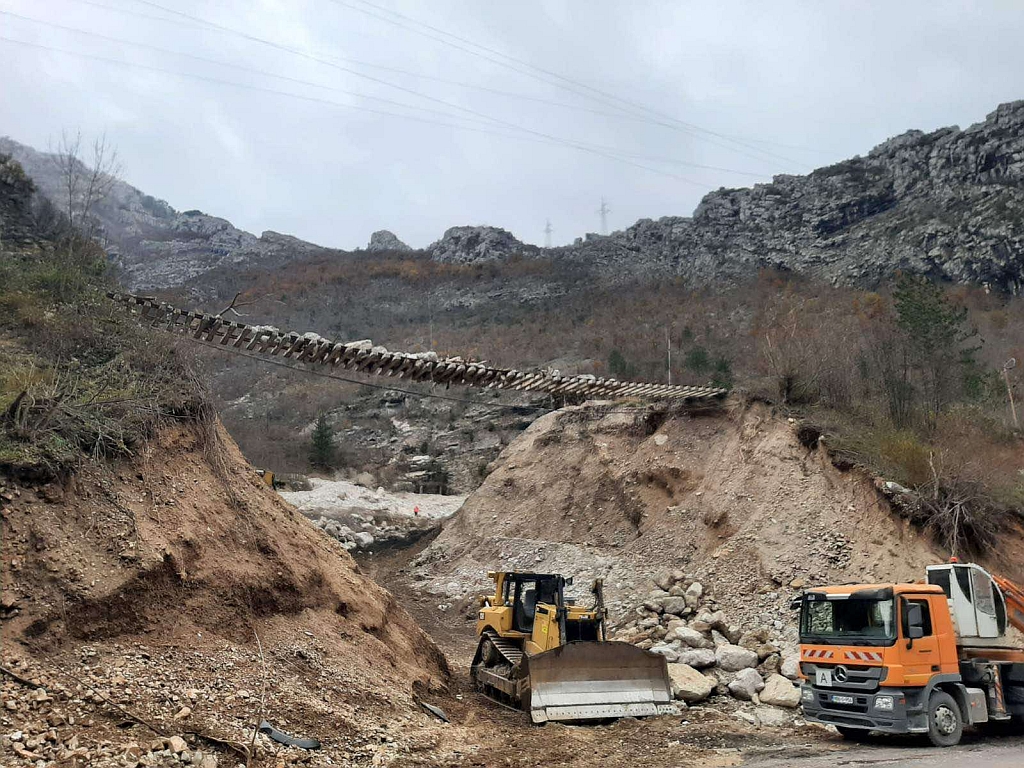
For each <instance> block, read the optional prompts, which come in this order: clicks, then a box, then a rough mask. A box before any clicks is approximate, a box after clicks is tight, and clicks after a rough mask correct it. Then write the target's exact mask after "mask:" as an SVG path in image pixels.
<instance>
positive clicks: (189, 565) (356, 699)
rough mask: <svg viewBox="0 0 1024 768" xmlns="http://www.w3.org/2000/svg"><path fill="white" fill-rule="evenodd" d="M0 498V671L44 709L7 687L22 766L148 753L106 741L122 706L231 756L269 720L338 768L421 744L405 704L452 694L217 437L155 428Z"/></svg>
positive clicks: (411, 627)
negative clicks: (43, 695) (226, 744)
mask: <svg viewBox="0 0 1024 768" xmlns="http://www.w3.org/2000/svg"><path fill="white" fill-rule="evenodd" d="M2 484H3V486H4V487H3V488H2V492H3V493H2V495H3V499H4V501H3V564H2V578H3V607H4V611H3V614H2V615H3V616H4V619H3V622H2V630H3V663H4V665H5V666H6V667H7V669H8V670H10V671H12V672H15V673H16V674H18V675H19V676H21V677H23V678H30V679H34V680H37V681H40V682H42V684H43V685H45V686H47V695H48V696H49V697H50V698H51V701H49V702H47V701H42V700H41V701H38V702H37V701H36V699H35V697H36V696H37V695H38V694H37V693H36V692H34V691H32V689H31V688H26V687H25V686H24V685H23V684H19V683H16V682H14V679H13V677H12V676H10V675H8V676H7V679H5V680H4V681H3V686H4V688H3V698H4V702H3V707H4V709H3V710H2V715H3V716H4V717H5V718H6V721H5V722H4V725H5V727H6V730H11V731H12V732H17V733H18V734H21V735H22V738H21V740H20V741H18V742H12V744H14V745H20V747H19V749H22V750H24V751H25V752H26V753H27V754H28V756H27V757H25V760H26V761H27V762H26V764H32V762H33V759H32V758H31V755H32V754H42V755H43V756H44V757H45V758H46V759H47V760H51V759H54V758H57V759H60V758H61V756H62V755H63V759H65V760H74V759H77V760H79V763H78V764H89V765H102V764H104V760H106V759H107V758H109V759H110V760H115V761H116V760H119V759H120V755H122V754H123V750H124V749H128V748H130V747H131V746H132V744H133V743H136V744H138V745H139V746H140V748H141V750H142V752H144V753H146V752H147V750H149V749H150V747H151V746H153V745H152V744H151V742H152V740H153V739H154V738H155V737H156V736H155V734H154V733H153V732H152V731H151V730H149V729H147V728H146V727H144V726H142V725H135V726H134V727H133V728H130V729H127V730H122V729H118V728H116V727H115V725H116V724H117V723H118V722H123V721H125V720H130V718H129V717H127V716H126V714H125V711H127V712H130V713H131V714H132V715H133V716H138V717H139V718H141V719H143V720H146V721H147V722H149V723H152V724H154V725H155V726H156V728H157V729H158V730H161V731H164V732H165V733H166V734H168V735H170V734H181V733H188V732H193V731H195V732H199V733H205V734H208V735H212V736H216V737H219V738H222V739H226V740H229V741H233V742H238V743H243V742H246V741H247V736H246V731H247V729H249V732H250V733H251V728H252V723H253V722H254V720H257V719H258V718H262V717H265V718H266V719H268V720H270V721H271V722H272V723H273V724H274V725H276V726H278V727H280V728H282V729H284V730H289V731H293V732H298V733H300V734H310V735H313V736H316V737H318V738H320V739H321V740H322V741H323V742H324V745H325V748H326V750H327V751H326V752H320V753H318V754H319V755H321V756H324V755H326V756H330V755H333V756H334V758H335V760H336V761H338V760H340V761H341V762H345V761H346V760H347V761H350V762H359V761H360V760H362V759H364V758H365V759H366V760H370V759H373V758H374V756H375V755H376V756H377V758H376V759H378V760H379V759H381V755H382V754H384V753H387V752H392V753H396V754H397V753H399V752H402V751H409V750H417V749H425V748H428V747H429V748H433V747H434V738H435V737H434V735H433V729H434V728H435V727H436V726H435V725H434V721H433V719H432V718H431V717H430V716H429V715H428V714H426V713H425V712H423V710H422V709H421V708H420V707H419V706H418V705H417V704H416V702H415V701H414V693H416V694H420V695H425V696H427V697H428V698H430V697H431V696H432V695H440V692H441V691H442V690H443V689H445V688H446V686H447V685H448V683H449V672H448V668H447V664H446V662H445V660H444V657H443V656H442V654H441V653H440V651H439V650H438V649H437V648H436V646H434V644H433V643H432V642H431V641H430V639H429V638H428V637H427V635H426V634H425V633H424V632H423V631H422V630H421V629H420V628H419V627H418V626H417V625H416V623H415V622H414V620H413V619H412V618H410V616H409V615H408V614H407V613H406V612H405V611H404V610H403V609H402V608H401V607H400V606H399V605H398V604H397V602H396V601H395V599H394V598H393V597H392V596H391V595H390V594H389V593H388V592H386V591H385V590H384V589H382V588H380V587H378V586H377V585H376V584H374V583H373V582H372V581H371V580H370V579H369V578H367V577H366V576H365V575H363V574H362V573H361V572H360V570H359V569H358V568H357V566H356V565H355V563H354V562H353V561H352V559H351V558H350V556H349V555H348V554H347V553H346V552H345V551H344V549H343V548H342V547H341V545H340V544H339V543H338V542H336V541H334V540H332V539H331V538H329V537H327V536H325V535H323V534H322V533H321V532H319V531H318V530H316V529H315V528H314V527H313V526H312V525H311V524H310V523H309V522H308V521H306V520H305V519H303V517H302V516H301V515H300V514H298V513H297V512H296V511H295V510H293V509H292V508H291V507H289V506H288V505H287V504H285V503H284V502H283V501H281V500H280V498H279V497H278V496H277V494H275V493H274V492H272V491H271V490H270V489H268V488H267V487H266V486H264V485H263V484H262V483H261V482H260V480H259V479H258V477H257V476H256V474H255V472H254V470H253V469H252V467H251V466H249V465H248V464H247V463H246V462H245V461H244V459H243V458H242V457H241V455H240V454H239V452H238V450H237V448H236V447H235V446H234V444H233V443H232V442H231V440H230V438H228V437H227V436H226V434H225V433H224V432H223V430H221V429H220V428H219V427H215V428H210V429H203V428H200V427H180V428H173V429H167V430H165V431H163V432H162V433H161V434H160V435H159V437H158V439H156V440H155V441H154V442H152V443H151V444H149V445H148V446H147V448H146V449H145V451H144V452H142V453H141V454H140V455H138V456H137V458H136V460H134V461H132V462H121V463H117V464H113V465H110V464H93V463H90V464H87V465H86V466H85V467H83V469H82V470H81V471H79V472H78V473H76V474H74V475H72V476H71V477H70V478H68V479H67V481H66V482H64V483H63V484H50V485H46V486H43V487H33V486H29V485H19V484H17V483H15V482H13V481H10V480H7V481H2ZM257 638H258V640H257ZM264 681H265V682H264ZM264 689H265V695H264ZM261 700H262V704H261V703H260V702H261ZM8 702H9V703H8ZM115 705H116V706H115ZM119 708H123V710H122V709H119ZM51 709H52V710H53V711H51ZM183 709H184V710H187V711H185V712H184V713H182V711H183ZM54 713H56V715H55V714H54ZM175 715H177V716H178V717H177V719H175ZM62 718H63V720H62ZM68 719H70V720H71V722H72V723H74V725H69V724H68V722H67V721H68ZM396 723H399V724H401V728H397V727H395V724H396ZM55 724H59V725H60V727H58V725H55ZM40 729H41V730H40ZM52 729H56V733H55V738H54V739H52V740H47V739H46V738H45V737H44V734H46V733H48V732H49V731H50V730H52ZM262 738H263V737H261V739H262ZM35 740H38V741H39V743H34V742H35ZM104 742H106V743H107V746H103V744H104ZM211 744H212V742H208V741H207V742H204V741H202V739H200V740H199V741H198V742H197V743H195V744H193V746H195V747H198V748H202V747H203V746H204V745H205V747H206V748H207V749H208V750H211V751H212V753H213V754H216V753H217V749H215V748H214V747H212V746H211ZM265 744H266V746H267V747H268V748H269V746H270V745H269V742H265ZM26 745H29V746H26ZM7 746H11V744H8V745H7ZM76 749H77V750H85V752H79V753H78V754H76V753H75V750H76ZM18 754H21V753H20V752H19V753H18ZM221 754H222V755H223V750H221ZM321 759H322V758H321ZM82 761H84V762H82ZM197 762H198V761H197ZM68 764H69V765H70V764H73V763H72V762H69V763H68ZM112 764H113V763H112ZM117 764H120V763H119V762H118V763H117ZM230 764H232V765H233V764H234V762H232V763H230Z"/></svg>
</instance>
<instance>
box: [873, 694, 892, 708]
mask: <svg viewBox="0 0 1024 768" xmlns="http://www.w3.org/2000/svg"><path fill="white" fill-rule="evenodd" d="M875 709H879V710H882V711H883V712H892V696H875Z"/></svg>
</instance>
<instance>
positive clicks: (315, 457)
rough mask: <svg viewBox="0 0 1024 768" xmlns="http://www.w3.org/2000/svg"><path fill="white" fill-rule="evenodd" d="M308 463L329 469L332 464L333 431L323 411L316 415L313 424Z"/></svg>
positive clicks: (318, 467)
mask: <svg viewBox="0 0 1024 768" xmlns="http://www.w3.org/2000/svg"><path fill="white" fill-rule="evenodd" d="M309 463H310V466H313V467H316V468H317V469H330V468H331V467H332V466H334V432H333V431H332V430H331V424H330V422H329V421H328V420H327V414H326V413H324V412H323V411H321V412H320V413H319V414H318V415H317V417H316V422H315V423H314V424H313V435H312V442H311V445H310V449H309Z"/></svg>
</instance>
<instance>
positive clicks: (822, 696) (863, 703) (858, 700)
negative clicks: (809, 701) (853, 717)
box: [818, 693, 868, 714]
mask: <svg viewBox="0 0 1024 768" xmlns="http://www.w3.org/2000/svg"><path fill="white" fill-rule="evenodd" d="M840 695H842V694H840ZM818 706H820V707H821V708H822V709H831V710H833V711H838V712H856V713H859V714H865V713H866V712H867V711H868V697H867V696H854V697H853V704H837V703H836V702H834V701H832V694H831V693H819V694H818Z"/></svg>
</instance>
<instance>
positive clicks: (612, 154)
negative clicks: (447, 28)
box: [0, 35, 707, 189]
mask: <svg viewBox="0 0 1024 768" xmlns="http://www.w3.org/2000/svg"><path fill="white" fill-rule="evenodd" d="M0 40H2V41H4V42H8V43H14V44H15V45H21V46H26V47H29V48H37V49H40V50H45V51H53V52H55V53H62V54H65V55H67V56H77V57H79V58H84V59H90V60H93V61H99V62H103V63H106V64H113V65H116V66H121V67H129V68H135V69H143V70H147V71H150V72H159V73H161V74H165V75H172V76H176V77H185V78H191V79H194V80H201V81H203V82H207V83H214V84H217V85H226V86H230V87H233V88H242V89H245V90H250V91H256V92H259V93H267V94H271V95H274V96H285V97H288V98H293V99H300V100H302V101H309V102H313V103H316V104H327V105H330V106H333V107H339V108H341V109H352V110H357V111H360V112H368V113H371V114H376V115H384V116H386V117H398V118H404V119H407V120H415V121H417V122H421V123H427V124H430V125H438V126H442V127H444V128H452V129H454V130H462V131H472V132H474V133H481V134H486V135H491V136H500V137H502V138H507V139H513V140H517V141H530V142H533V143H539V144H549V145H555V146H569V147H572V148H574V149H578V150H580V151H583V152H589V153H591V154H595V155H598V156H600V157H604V158H607V159H609V160H615V161H617V162H620V163H625V164H626V165H630V166H633V167H634V168H642V169H644V170H646V171H650V172H652V173H657V174H659V175H662V176H668V177H670V178H674V179H677V180H679V181H683V182H686V183H688V184H693V185H695V186H699V187H701V188H702V189H706V188H707V185H706V184H701V183H700V182H696V181H693V180H692V179H688V178H686V177H684V176H680V175H678V174H675V173H671V172H669V171H663V170H660V169H658V168H652V167H650V166H648V165H643V164H641V163H634V162H632V161H630V160H628V159H626V158H625V157H621V156H619V155H618V154H617V150H614V149H612V148H609V149H608V150H603V149H600V148H598V147H596V146H591V145H586V144H582V143H580V142H575V141H573V142H564V141H559V140H558V139H556V138H552V139H551V140H544V138H532V137H530V136H523V135H517V134H511V133H501V132H499V131H494V130H488V129H485V128H475V127H473V126H470V125H460V124H457V123H445V122H441V121H439V120H431V119H429V118H426V117H419V116H417V115H406V114H401V113H398V112H390V111H388V110H382V109H373V108H371V107H361V106H357V105H355V104H342V103H341V102H337V101H331V100H330V99H322V98H319V97H316V96H306V95H303V94H298V93H293V92H291V91H281V90H277V89H275V88H266V87H263V86H258V85H251V84H248V83H238V82H235V81H232V80H222V79H220V78H216V77H208V76H206V75H198V74H194V73H192V72H178V71H175V70H170V69H165V68H163V67H155V66H152V65H149V64H141V63H139V62H134V61H124V60H122V59H111V58H108V57H106V56H98V55H96V54H89V53H82V52H80V51H69V50H67V49H66V48H58V47H56V46H50V45H43V44H41V43H30V42H28V41H26V40H17V39H14V38H11V37H5V36H2V35H0ZM402 106H406V107H407V108H409V109H423V107H416V106H412V105H402ZM450 117H451V118H453V119H457V120H465V119H466V118H463V117H459V116H456V115H451V116H450ZM545 138H546V137H545ZM680 162H682V161H680Z"/></svg>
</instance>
